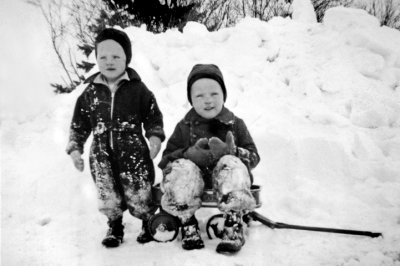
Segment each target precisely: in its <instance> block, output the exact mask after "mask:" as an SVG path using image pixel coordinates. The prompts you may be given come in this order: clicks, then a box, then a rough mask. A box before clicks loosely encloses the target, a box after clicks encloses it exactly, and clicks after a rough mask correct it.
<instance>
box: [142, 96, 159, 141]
mask: <svg viewBox="0 0 400 266" xmlns="http://www.w3.org/2000/svg"><path fill="white" fill-rule="evenodd" d="M143 100H144V103H143V105H142V110H141V112H142V117H143V128H144V129H145V131H146V133H145V136H146V138H147V139H149V140H150V138H151V137H152V136H155V137H157V138H159V139H160V141H161V142H162V141H164V140H165V134H164V124H163V115H162V113H161V111H160V109H159V108H158V105H157V101H156V98H155V97H154V94H153V93H152V92H151V91H149V90H148V89H147V90H146V95H145V97H144V99H143ZM161 142H160V144H161Z"/></svg>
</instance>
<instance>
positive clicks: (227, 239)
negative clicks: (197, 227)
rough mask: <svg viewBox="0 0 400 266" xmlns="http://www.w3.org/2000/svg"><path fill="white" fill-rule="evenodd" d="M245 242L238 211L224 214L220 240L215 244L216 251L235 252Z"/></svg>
mask: <svg viewBox="0 0 400 266" xmlns="http://www.w3.org/2000/svg"><path fill="white" fill-rule="evenodd" d="M244 243H245V239H244V235H243V225H242V218H241V215H240V213H238V212H233V211H231V212H229V213H227V214H226V218H225V224H224V231H223V235H222V241H221V242H220V243H219V244H218V246H217V252H218V253H236V252H238V251H239V250H240V249H241V248H242V246H243V245H244Z"/></svg>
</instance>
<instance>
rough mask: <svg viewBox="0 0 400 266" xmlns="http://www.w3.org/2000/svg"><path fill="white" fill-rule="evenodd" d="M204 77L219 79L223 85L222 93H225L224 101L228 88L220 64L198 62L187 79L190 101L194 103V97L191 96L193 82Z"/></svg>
mask: <svg viewBox="0 0 400 266" xmlns="http://www.w3.org/2000/svg"><path fill="white" fill-rule="evenodd" d="M202 78H209V79H213V80H215V81H217V82H218V83H219V85H220V86H221V89H222V93H223V94H224V102H225V100H226V88H225V83H224V77H223V76H222V72H221V70H220V69H219V68H218V66H216V65H214V64H197V65H195V66H194V67H193V68H192V71H190V74H189V77H188V80H187V97H188V100H189V103H190V104H192V99H191V97H190V90H191V88H192V85H193V83H194V82H195V81H196V80H198V79H202Z"/></svg>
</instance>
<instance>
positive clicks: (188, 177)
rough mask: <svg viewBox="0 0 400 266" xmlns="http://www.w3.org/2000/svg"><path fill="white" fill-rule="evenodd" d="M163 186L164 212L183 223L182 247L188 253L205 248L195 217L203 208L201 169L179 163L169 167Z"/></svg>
mask: <svg viewBox="0 0 400 266" xmlns="http://www.w3.org/2000/svg"><path fill="white" fill-rule="evenodd" d="M167 167H168V170H164V172H168V173H167V174H165V176H164V179H163V182H162V183H161V190H162V191H163V193H164V194H163V196H162V198H161V206H162V208H163V209H164V210H165V211H166V212H168V213H170V214H172V215H174V216H177V217H178V218H179V219H180V220H181V222H182V247H183V248H184V249H187V250H191V249H201V248H203V247H204V243H203V240H202V239H201V236H200V229H199V225H198V222H197V220H196V217H195V216H194V213H195V212H196V210H197V209H199V208H200V207H201V195H202V194H203V190H204V181H203V178H202V175H201V171H200V169H199V168H198V167H197V166H196V165H195V164H194V163H193V162H192V161H190V160H186V159H178V160H175V161H174V162H173V163H171V164H170V165H168V166H167Z"/></svg>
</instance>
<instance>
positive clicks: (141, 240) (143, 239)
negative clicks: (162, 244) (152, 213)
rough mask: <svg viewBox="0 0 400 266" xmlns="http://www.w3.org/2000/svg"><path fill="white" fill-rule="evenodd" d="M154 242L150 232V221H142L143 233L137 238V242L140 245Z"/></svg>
mask: <svg viewBox="0 0 400 266" xmlns="http://www.w3.org/2000/svg"><path fill="white" fill-rule="evenodd" d="M153 240H154V239H153V236H152V235H151V233H150V231H149V226H148V221H147V220H142V231H141V232H140V234H139V235H138V237H137V238H136V241H137V242H139V243H140V244H144V243H147V242H150V241H153Z"/></svg>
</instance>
